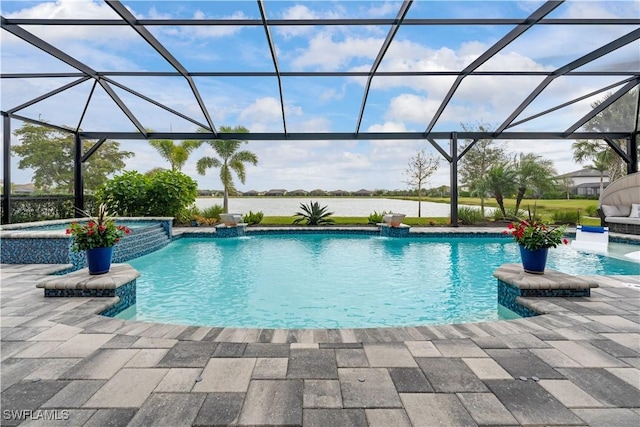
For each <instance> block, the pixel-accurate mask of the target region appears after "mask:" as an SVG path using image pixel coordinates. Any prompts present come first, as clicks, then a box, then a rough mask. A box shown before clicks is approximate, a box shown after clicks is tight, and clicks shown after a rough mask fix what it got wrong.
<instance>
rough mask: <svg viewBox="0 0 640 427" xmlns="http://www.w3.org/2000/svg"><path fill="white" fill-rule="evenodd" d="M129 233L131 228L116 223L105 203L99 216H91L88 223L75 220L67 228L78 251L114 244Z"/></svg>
mask: <svg viewBox="0 0 640 427" xmlns="http://www.w3.org/2000/svg"><path fill="white" fill-rule="evenodd" d="M129 233H131V230H129V228H127V227H125V226H124V225H116V221H115V219H114V218H113V217H111V216H109V213H108V212H107V205H105V204H104V203H103V204H101V205H100V207H99V208H98V216H97V218H92V217H89V221H88V222H86V223H84V222H83V223H79V222H73V223H71V225H70V226H69V228H67V234H70V235H71V236H72V237H73V244H72V245H71V249H72V250H74V251H76V252H80V251H85V250H87V249H94V248H107V247H110V246H113V245H115V244H116V243H118V241H119V240H120V239H121V238H122V237H124V236H125V235H127V234H129Z"/></svg>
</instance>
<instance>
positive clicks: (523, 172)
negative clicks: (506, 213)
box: [513, 153, 556, 213]
mask: <svg viewBox="0 0 640 427" xmlns="http://www.w3.org/2000/svg"><path fill="white" fill-rule="evenodd" d="M513 164H514V169H515V172H516V176H515V179H516V187H517V189H518V192H517V194H516V207H515V212H516V213H517V212H518V209H520V203H521V202H522V199H523V198H524V195H525V193H526V192H527V188H528V187H531V186H533V187H534V188H536V189H537V190H538V191H539V192H542V191H543V190H545V189H547V188H550V187H552V186H553V183H554V179H553V177H554V176H555V175H556V170H555V169H554V167H553V162H552V161H551V160H548V159H543V158H542V157H541V156H537V155H535V154H532V153H529V154H523V153H520V155H519V156H518V157H516V158H515V159H514V162H513Z"/></svg>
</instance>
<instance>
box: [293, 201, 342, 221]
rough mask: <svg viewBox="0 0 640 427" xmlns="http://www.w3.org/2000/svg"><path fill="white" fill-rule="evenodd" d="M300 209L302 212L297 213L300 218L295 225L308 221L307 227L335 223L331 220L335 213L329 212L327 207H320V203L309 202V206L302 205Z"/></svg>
mask: <svg viewBox="0 0 640 427" xmlns="http://www.w3.org/2000/svg"><path fill="white" fill-rule="evenodd" d="M300 209H302V212H296V213H295V215H296V216H299V217H300V218H296V219H295V220H294V221H293V223H294V224H300V223H301V222H302V221H306V224H307V225H328V224H333V223H334V222H335V221H334V220H333V219H331V218H329V216H331V215H333V212H327V206H323V207H320V204H319V203H318V202H309V204H308V205H305V204H304V203H300Z"/></svg>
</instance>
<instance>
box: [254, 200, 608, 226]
mask: <svg viewBox="0 0 640 427" xmlns="http://www.w3.org/2000/svg"><path fill="white" fill-rule="evenodd" d="M397 198H400V199H403V200H417V197H397ZM423 201H426V202H436V203H449V198H444V197H430V198H427V199H425V198H423ZM458 203H459V204H461V205H470V206H480V199H479V198H477V197H461V198H459V199H458ZM515 204H516V201H515V199H505V206H506V207H514V206H515ZM597 204H598V201H597V200H584V199H571V200H565V199H556V200H538V201H537V212H538V215H541V216H542V217H543V218H545V219H546V220H551V218H552V216H553V213H554V212H556V211H560V210H569V209H576V210H580V212H581V216H582V218H581V220H580V223H581V224H584V225H600V218H592V217H587V216H585V215H586V211H587V208H588V207H589V206H597ZM485 206H487V207H497V206H498V205H497V203H496V201H495V200H494V199H486V200H485ZM529 206H530V207H531V209H532V210H533V206H534V201H533V200H530V199H526V200H523V201H522V203H521V204H520V209H522V210H525V211H526V209H527V207H529ZM295 218H296V217H295V216H293V215H291V216H265V217H264V219H263V220H262V222H261V223H260V224H259V225H258V226H260V225H266V226H269V225H292V223H293V220H294V219H295ZM331 218H332V219H333V220H334V221H335V225H352V226H366V225H369V224H368V217H357V216H335V217H331ZM403 222H404V223H405V224H408V225H412V226H444V225H448V222H449V218H448V217H438V218H428V217H427V218H418V217H406V218H405V219H404V221H403Z"/></svg>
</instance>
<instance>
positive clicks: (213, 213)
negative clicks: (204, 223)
mask: <svg viewBox="0 0 640 427" xmlns="http://www.w3.org/2000/svg"><path fill="white" fill-rule="evenodd" d="M221 213H224V208H223V207H222V205H213V206H209V207H208V208H204V209H202V211H201V212H200V216H202V217H203V218H207V219H215V220H217V221H220V214H221Z"/></svg>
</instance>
